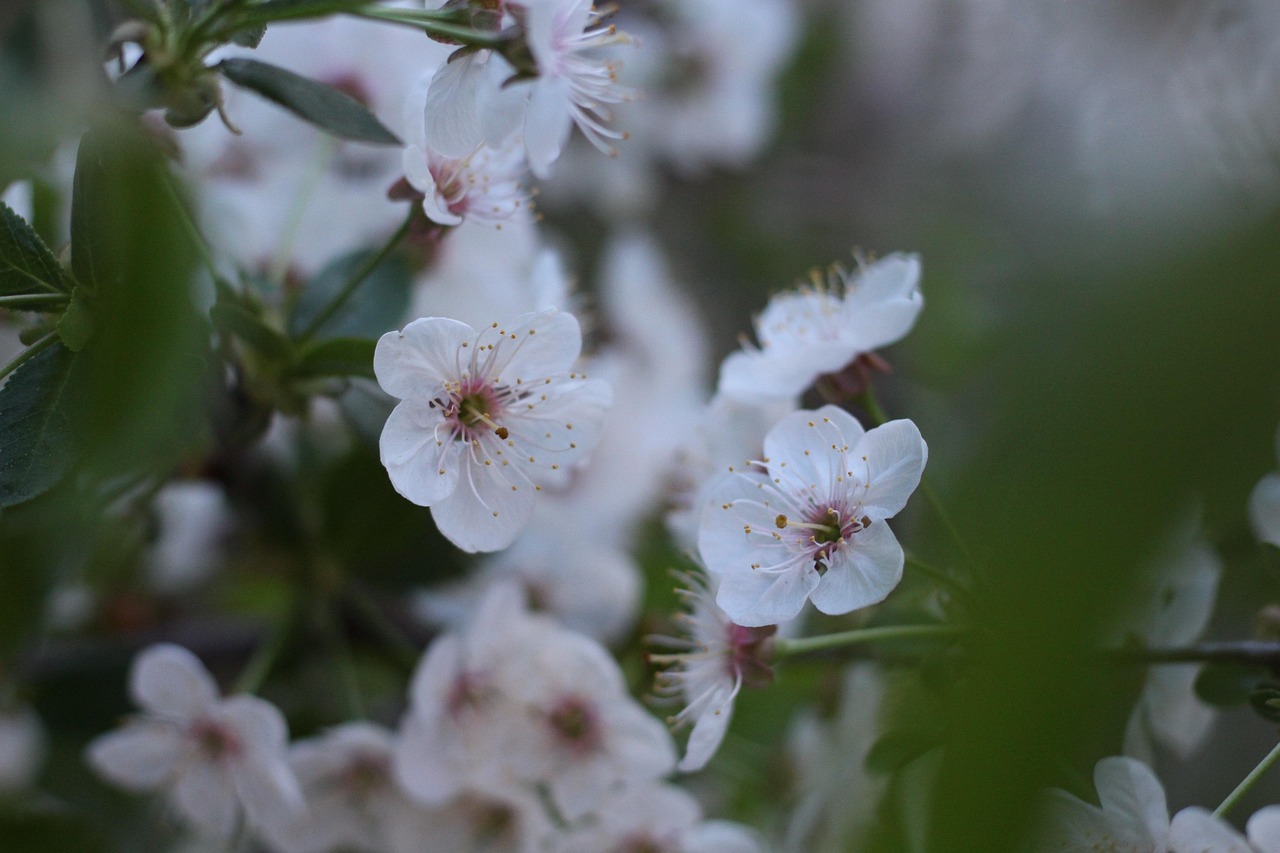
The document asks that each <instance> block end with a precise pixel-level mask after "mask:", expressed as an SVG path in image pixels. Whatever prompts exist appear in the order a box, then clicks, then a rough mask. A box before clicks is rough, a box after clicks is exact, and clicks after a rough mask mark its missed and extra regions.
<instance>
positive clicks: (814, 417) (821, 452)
mask: <svg viewBox="0 0 1280 853" xmlns="http://www.w3.org/2000/svg"><path fill="white" fill-rule="evenodd" d="M863 435H865V431H864V430H863V429H862V425H861V424H859V423H858V421H857V419H856V418H854V417H853V415H851V414H849V413H848V412H846V411H844V410H843V409H839V408H836V407H835V406H823V407H822V408H821V409H818V410H817V411H802V412H793V413H792V414H789V415H787V416H786V417H785V418H783V419H782V420H780V421H778V423H777V424H776V425H775V426H774V427H773V429H771V430H769V434H768V435H766V436H765V438H764V456H765V459H767V460H768V461H769V474H770V476H773V477H777V476H781V477H783V478H784V480H786V481H787V482H796V481H799V483H800V484H801V485H802V487H805V488H812V489H813V490H814V491H815V492H817V493H818V494H823V495H825V494H829V493H830V490H831V487H832V485H833V483H832V479H833V474H838V473H839V471H837V470H833V469H834V466H833V465H832V463H831V456H832V453H833V452H834V453H839V452H840V451H839V450H833V447H832V445H837V446H839V447H844V446H846V445H847V446H849V447H850V448H852V447H856V446H857V445H858V442H859V441H861V440H862V437H863Z"/></svg>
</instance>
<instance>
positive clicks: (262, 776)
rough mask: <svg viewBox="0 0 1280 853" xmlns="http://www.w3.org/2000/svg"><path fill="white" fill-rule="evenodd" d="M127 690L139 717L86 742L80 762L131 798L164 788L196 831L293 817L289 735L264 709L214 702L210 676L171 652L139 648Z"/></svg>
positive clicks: (298, 800)
mask: <svg viewBox="0 0 1280 853" xmlns="http://www.w3.org/2000/svg"><path fill="white" fill-rule="evenodd" d="M129 692H130V694H131V695H132V697H133V699H134V701H135V702H137V703H138V704H139V705H140V706H142V709H143V710H144V712H145V713H144V714H142V715H141V716H139V717H137V718H134V719H132V720H130V721H129V722H128V723H126V724H125V726H124V727H123V728H122V729H120V730H119V731H115V732H111V733H110V734H106V735H103V736H101V737H99V738H97V739H95V740H94V741H93V742H92V743H90V744H89V748H88V752H87V757H88V760H89V763H90V764H91V765H92V766H93V768H94V769H95V770H97V771H98V772H99V773H100V774H102V775H103V776H104V777H106V778H107V779H108V780H109V781H111V782H113V783H114V784H116V785H119V786H120V787H122V788H127V789H129V790H133V791H154V790H160V789H163V790H165V791H166V792H167V794H168V796H169V798H170V800H171V801H172V803H173V805H174V806H175V807H176V808H177V810H178V811H179V813H181V814H182V816H183V817H184V818H186V819H187V820H188V821H190V822H191V823H192V824H193V825H194V826H195V827H197V828H198V829H200V830H202V831H204V832H207V833H211V834H214V835H217V836H219V837H222V838H230V837H231V836H232V835H233V834H234V833H235V832H236V828H237V826H238V825H239V824H240V822H241V816H242V815H243V816H244V817H245V818H247V820H248V822H249V824H250V825H252V826H255V827H263V826H267V825H270V824H274V823H276V822H279V821H284V820H288V819H289V818H290V817H292V816H293V815H296V814H298V813H299V812H301V811H302V810H303V809H304V808H305V806H304V804H303V799H302V793H301V791H300V789H299V787H298V781H297V779H296V778H295V777H294V775H293V772H292V771H291V770H290V769H289V765H288V763H287V760H286V756H285V747H286V742H287V740H288V730H287V728H286V726H285V722H284V718H283V717H282V716H281V715H280V712H279V711H278V710H277V709H276V707H275V706H274V705H272V704H271V703H270V702H266V701H264V700H262V699H259V698H257V697H256V696H232V697H230V698H227V699H222V698H220V697H219V696H218V687H217V685H216V684H215V683H214V681H213V677H212V676H210V675H209V673H208V671H207V670H206V669H205V668H204V667H203V666H202V665H201V664H200V661H199V660H197V659H196V657H195V655H193V654H191V652H189V651H187V650H186V649H184V648H181V647H179V646H174V645H169V644H160V645H156V646H151V647H149V648H147V649H145V650H144V651H143V652H142V653H141V654H139V655H138V657H137V659H136V660H135V661H134V664H133V669H132V671H131V672H130V675H129Z"/></svg>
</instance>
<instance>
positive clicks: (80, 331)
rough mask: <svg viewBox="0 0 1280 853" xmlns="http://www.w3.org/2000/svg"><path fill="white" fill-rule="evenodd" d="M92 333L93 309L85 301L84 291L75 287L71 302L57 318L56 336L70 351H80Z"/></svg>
mask: <svg viewBox="0 0 1280 853" xmlns="http://www.w3.org/2000/svg"><path fill="white" fill-rule="evenodd" d="M92 335H93V311H92V309H90V307H89V305H88V304H87V303H86V301H85V295H84V291H83V290H82V289H80V288H76V290H75V293H74V295H73V296H72V297H71V304H69V305H68V306H67V310H66V312H65V313H64V314H63V315H62V317H61V319H59V320H58V337H60V338H62V342H63V343H64V344H66V345H67V349H69V350H71V351H72V352H80V350H82V349H84V347H85V344H87V343H89V338H90V337H92Z"/></svg>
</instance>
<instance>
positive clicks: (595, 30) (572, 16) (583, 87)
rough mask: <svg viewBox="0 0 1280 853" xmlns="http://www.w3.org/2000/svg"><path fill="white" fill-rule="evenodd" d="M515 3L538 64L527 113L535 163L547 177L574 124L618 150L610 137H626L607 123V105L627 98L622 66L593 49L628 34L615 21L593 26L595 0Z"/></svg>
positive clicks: (529, 144)
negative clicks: (620, 72) (620, 82)
mask: <svg viewBox="0 0 1280 853" xmlns="http://www.w3.org/2000/svg"><path fill="white" fill-rule="evenodd" d="M512 5H513V6H515V4H512ZM515 8H517V9H518V10H519V12H521V13H522V14H521V17H522V18H523V20H524V24H525V33H526V39H527V42H528V45H529V52H530V53H532V54H533V59H534V63H535V64H536V65H537V68H538V78H537V79H536V80H534V81H533V82H532V83H531V84H530V86H531V87H532V91H531V92H530V94H529V104H528V108H527V112H526V114H525V122H524V144H525V151H526V152H527V154H528V158H529V168H530V169H531V170H533V173H534V174H535V175H537V176H538V177H540V178H546V177H547V176H548V175H549V174H550V170H551V165H552V164H553V163H554V162H555V161H556V159H557V158H559V156H560V151H561V150H562V149H563V148H564V144H565V142H567V141H568V139H569V131H570V129H571V128H572V126H573V124H577V125H578V128H579V129H580V130H581V131H582V133H583V135H584V136H586V138H587V139H588V140H589V141H590V142H591V144H592V145H594V146H596V147H597V148H599V149H600V150H601V151H605V152H609V151H612V150H613V147H612V145H611V143H610V140H616V139H621V138H622V136H623V134H622V133H620V132H619V131H617V130H613V129H612V128H609V127H607V126H606V125H605V124H604V122H605V121H608V120H609V118H610V115H609V112H608V107H607V105H608V104H616V103H620V102H622V101H623V100H625V99H626V94H625V93H624V92H622V91H621V90H620V89H619V88H618V86H617V85H616V82H617V65H616V63H615V62H613V61H612V60H608V59H602V58H599V57H595V56H592V55H591V54H592V51H594V50H596V49H598V48H602V47H607V46H609V45H615V44H621V43H625V42H627V41H628V39H627V37H626V36H625V35H624V34H622V33H620V32H618V31H617V30H616V28H614V27H612V26H592V24H594V23H595V21H596V18H597V14H596V12H595V10H594V9H593V8H592V5H591V0H522V2H521V3H520V4H519V5H518V6H515Z"/></svg>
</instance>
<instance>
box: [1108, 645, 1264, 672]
mask: <svg viewBox="0 0 1280 853" xmlns="http://www.w3.org/2000/svg"><path fill="white" fill-rule="evenodd" d="M1102 654H1103V655H1105V656H1106V657H1108V658H1111V659H1113V660H1117V661H1120V662H1128V663H1138V664H1143V665H1149V664H1166V663H1237V664H1244V665H1246V666H1257V667H1272V668H1274V667H1280V642H1277V641H1275V640H1211V641H1208V642H1204V643H1197V644H1195V645H1194V646H1182V647H1178V648H1164V649H1161V648H1142V647H1140V646H1135V647H1131V648H1119V649H1106V650H1104V651H1103V652H1102Z"/></svg>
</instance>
